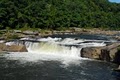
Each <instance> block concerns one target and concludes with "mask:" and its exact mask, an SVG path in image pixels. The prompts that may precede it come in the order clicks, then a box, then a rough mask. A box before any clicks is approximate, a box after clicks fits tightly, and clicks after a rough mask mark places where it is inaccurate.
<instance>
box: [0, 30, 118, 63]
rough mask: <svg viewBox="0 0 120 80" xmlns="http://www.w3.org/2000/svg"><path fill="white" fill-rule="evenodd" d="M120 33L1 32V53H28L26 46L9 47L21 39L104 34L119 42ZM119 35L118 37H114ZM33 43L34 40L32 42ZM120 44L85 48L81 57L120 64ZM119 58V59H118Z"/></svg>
mask: <svg viewBox="0 0 120 80" xmlns="http://www.w3.org/2000/svg"><path fill="white" fill-rule="evenodd" d="M119 33H120V32H119V31H103V30H102V31H101V30H96V29H94V30H88V29H87V30H86V29H79V28H73V29H71V30H69V31H46V32H44V33H41V32H39V31H28V30H27V31H21V30H13V31H8V32H7V31H6V30H5V31H1V43H0V52H28V50H27V48H26V46H25V45H24V44H20V45H16V44H13V45H8V44H6V43H7V42H9V41H10V40H15V39H17V40H20V39H21V38H30V37H32V38H33V39H34V41H35V39H36V38H40V37H45V36H49V35H54V34H104V35H109V36H113V37H114V38H115V39H117V40H118V41H119V35H117V34H119ZM114 35H117V36H114ZM32 41H33V40H32ZM119 47H120V43H119V42H115V43H112V44H110V45H107V46H104V47H83V48H82V50H81V52H80V55H81V57H85V58H90V59H97V60H103V61H109V62H115V63H118V64H119V60H118V59H120V57H118V54H120V53H119ZM116 56H117V57H116Z"/></svg>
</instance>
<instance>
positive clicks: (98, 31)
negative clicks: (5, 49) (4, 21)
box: [0, 27, 120, 40]
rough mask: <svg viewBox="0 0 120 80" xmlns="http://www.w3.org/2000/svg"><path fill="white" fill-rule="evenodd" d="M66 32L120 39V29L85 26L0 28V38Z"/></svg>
mask: <svg viewBox="0 0 120 80" xmlns="http://www.w3.org/2000/svg"><path fill="white" fill-rule="evenodd" d="M64 34H71V35H72V34H93V35H95V34H97V35H108V36H113V37H114V38H116V39H118V40H120V37H119V34H120V31H111V30H103V29H97V28H93V29H84V28H76V27H73V28H70V29H67V30H66V29H65V30H41V29H36V30H32V29H29V30H0V39H1V40H2V39H5V40H9V39H19V38H24V37H33V38H36V37H46V36H51V35H64Z"/></svg>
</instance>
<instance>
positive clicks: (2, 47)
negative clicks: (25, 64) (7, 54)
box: [0, 43, 7, 52]
mask: <svg viewBox="0 0 120 80" xmlns="http://www.w3.org/2000/svg"><path fill="white" fill-rule="evenodd" d="M6 48H7V46H6V45H5V43H0V52H1V51H4V50H5V49H6Z"/></svg>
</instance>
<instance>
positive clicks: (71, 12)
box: [0, 0, 120, 30]
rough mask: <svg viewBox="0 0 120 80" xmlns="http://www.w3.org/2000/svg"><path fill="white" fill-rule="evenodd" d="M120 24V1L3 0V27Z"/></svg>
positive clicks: (0, 21)
mask: <svg viewBox="0 0 120 80" xmlns="http://www.w3.org/2000/svg"><path fill="white" fill-rule="evenodd" d="M7 27H9V28H11V29H20V28H22V29H23V30H24V29H25V30H26V29H29V28H41V29H66V28H68V27H81V28H105V29H106V28H107V29H108V28H109V29H116V30H117V29H119V27H120V4H118V3H110V2H108V0H0V29H6V28H7Z"/></svg>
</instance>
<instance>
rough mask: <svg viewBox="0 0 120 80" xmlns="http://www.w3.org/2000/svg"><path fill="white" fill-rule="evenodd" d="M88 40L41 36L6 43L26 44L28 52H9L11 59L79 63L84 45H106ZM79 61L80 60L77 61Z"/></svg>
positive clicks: (8, 56) (8, 55)
mask: <svg viewBox="0 0 120 80" xmlns="http://www.w3.org/2000/svg"><path fill="white" fill-rule="evenodd" d="M84 41H86V40H81V39H74V38H65V39H62V40H61V38H58V39H57V38H55V39H54V38H41V39H38V40H36V42H34V41H33V42H32V41H28V40H24V41H16V42H8V43H6V44H8V45H12V44H17V45H21V44H24V45H25V46H26V47H27V49H28V52H26V53H23V54H21V52H18V53H19V54H17V53H11V54H7V55H6V56H7V58H9V59H15V60H16V59H19V60H22V62H23V61H39V60H42V61H51V60H55V61H61V62H62V63H63V64H68V63H73V62H74V63H75V64H76V63H79V62H80V61H78V60H80V59H83V58H81V57H80V56H81V55H80V52H81V49H82V48H83V47H87V46H88V47H90V46H105V44H104V43H93V42H89V43H84ZM77 61H78V62H77Z"/></svg>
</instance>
